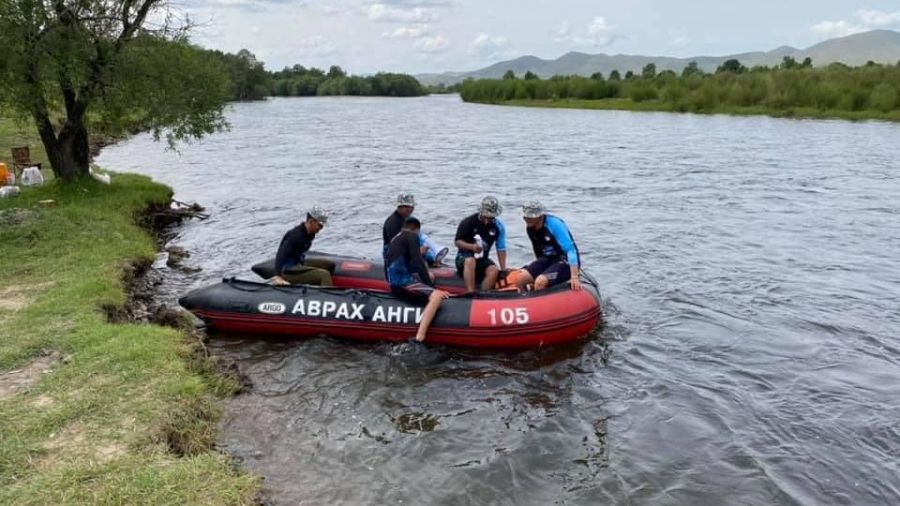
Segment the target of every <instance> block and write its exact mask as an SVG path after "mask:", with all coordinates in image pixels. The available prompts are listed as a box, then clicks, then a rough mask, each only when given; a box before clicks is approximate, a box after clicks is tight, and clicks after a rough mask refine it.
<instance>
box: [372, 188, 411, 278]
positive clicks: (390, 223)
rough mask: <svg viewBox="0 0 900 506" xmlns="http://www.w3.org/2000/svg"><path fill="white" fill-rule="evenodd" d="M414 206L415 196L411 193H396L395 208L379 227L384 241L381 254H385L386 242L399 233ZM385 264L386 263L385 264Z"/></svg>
mask: <svg viewBox="0 0 900 506" xmlns="http://www.w3.org/2000/svg"><path fill="white" fill-rule="evenodd" d="M415 208H416V198H415V197H414V196H413V195H412V194H411V193H401V194H400V195H397V209H396V210H395V211H394V212H393V213H391V215H390V216H388V217H387V219H386V220H384V227H382V229H381V238H382V240H383V243H384V249H383V251H382V255H386V254H387V249H388V244H390V243H391V239H393V238H394V236H395V235H397V234H399V233H400V229H402V228H403V223H404V222H405V221H406V219H407V218H409V217H410V216H412V213H413V211H414V210H415ZM385 265H387V264H385Z"/></svg>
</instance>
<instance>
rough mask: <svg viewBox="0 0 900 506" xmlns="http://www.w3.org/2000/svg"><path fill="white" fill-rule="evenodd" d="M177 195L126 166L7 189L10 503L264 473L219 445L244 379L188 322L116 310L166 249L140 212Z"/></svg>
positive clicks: (242, 490) (203, 484)
mask: <svg viewBox="0 0 900 506" xmlns="http://www.w3.org/2000/svg"><path fill="white" fill-rule="evenodd" d="M0 125H2V122H0ZM38 156H39V157H41V156H43V155H41V154H39V155H38ZM170 198H171V190H170V189H168V188H167V187H165V186H162V185H159V184H156V183H153V182H151V181H150V180H149V179H148V178H146V177H142V176H132V175H116V176H115V177H114V178H113V183H112V184H111V185H109V186H107V185H103V184H100V183H98V182H95V181H93V180H90V179H85V180H82V181H81V182H79V183H76V184H64V183H61V182H54V183H51V184H47V185H45V186H43V187H40V188H27V189H25V190H24V191H23V192H22V195H21V196H19V197H17V198H14V199H3V200H0V258H2V259H3V261H2V262H0V329H2V332H0V371H3V372H2V373H0V427H2V429H0V504H36V505H37V504H247V503H250V502H252V501H253V500H254V494H255V493H256V490H257V488H258V481H257V479H256V478H254V477H252V476H250V475H248V474H244V473H242V472H240V471H237V470H236V469H235V468H234V465H233V463H232V462H231V459H230V458H229V457H227V456H226V455H224V454H222V453H220V452H218V451H216V450H214V449H213V444H214V440H215V434H216V420H217V418H218V414H219V410H220V407H219V401H218V400H217V399H218V398H219V397H220V396H222V395H227V394H229V393H230V392H233V391H235V389H236V388H237V384H236V383H235V382H234V381H233V380H230V379H227V378H226V377H222V376H219V375H217V374H216V373H214V372H212V371H211V367H210V364H209V363H208V362H207V361H205V360H203V359H202V358H197V357H196V356H195V355H194V353H193V352H194V351H195V350H194V347H195V346H197V344H191V341H189V340H188V339H187V338H186V333H185V332H186V331H185V330H179V329H174V328H168V327H161V326H157V325H149V324H135V323H114V322H111V321H110V320H109V319H108V315H107V313H108V311H104V310H103V309H102V308H107V309H108V310H109V308H116V307H122V306H123V305H124V304H125V303H126V294H125V290H124V285H125V283H126V281H127V277H128V276H129V275H130V274H129V273H134V271H135V269H136V268H137V267H135V266H141V265H147V263H148V262H149V261H150V260H151V259H152V258H153V257H154V254H155V250H156V245H155V242H154V239H153V237H151V235H150V234H149V233H148V232H147V231H146V230H144V229H142V228H140V227H139V226H138V225H137V223H136V221H135V220H136V218H137V217H138V216H140V215H141V213H142V212H143V211H144V210H145V209H147V208H148V207H149V206H160V205H167V204H168V202H169V199H170ZM46 199H52V200H53V201H55V203H56V205H55V206H53V207H45V206H42V205H41V204H40V203H39V202H40V201H42V200H46ZM123 272H125V273H126V275H125V277H123Z"/></svg>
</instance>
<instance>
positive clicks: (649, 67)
mask: <svg viewBox="0 0 900 506" xmlns="http://www.w3.org/2000/svg"><path fill="white" fill-rule="evenodd" d="M641 77H643V78H644V79H653V78H654V77H656V64H655V63H648V64H646V65H644V69H643V70H641Z"/></svg>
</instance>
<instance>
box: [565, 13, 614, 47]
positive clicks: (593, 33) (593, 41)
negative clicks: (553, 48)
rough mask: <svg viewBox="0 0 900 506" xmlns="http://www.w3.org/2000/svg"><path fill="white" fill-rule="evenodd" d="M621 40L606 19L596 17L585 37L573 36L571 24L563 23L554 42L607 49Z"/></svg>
mask: <svg viewBox="0 0 900 506" xmlns="http://www.w3.org/2000/svg"><path fill="white" fill-rule="evenodd" d="M619 38H620V35H619V34H618V32H617V31H616V29H615V27H614V26H612V25H610V24H609V23H608V22H607V21H606V18H605V17H603V16H595V17H594V19H593V20H591V23H590V24H589V25H588V27H587V31H586V32H585V33H584V35H577V34H573V33H572V30H571V29H570V28H569V23H567V22H563V23H562V24H560V25H559V28H557V30H556V37H555V38H554V40H555V41H556V42H558V43H561V44H569V45H575V46H591V47H605V46H608V45H610V44H612V43H613V42H615V41H616V39H619Z"/></svg>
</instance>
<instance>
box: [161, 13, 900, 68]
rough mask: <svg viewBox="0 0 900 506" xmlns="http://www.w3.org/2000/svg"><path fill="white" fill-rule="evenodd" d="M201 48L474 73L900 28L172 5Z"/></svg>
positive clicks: (820, 16)
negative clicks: (564, 58) (572, 57)
mask: <svg viewBox="0 0 900 506" xmlns="http://www.w3.org/2000/svg"><path fill="white" fill-rule="evenodd" d="M171 4H172V5H173V6H174V7H176V8H177V9H180V10H182V11H185V12H186V13H187V14H188V15H190V17H191V18H192V19H193V20H194V22H196V23H198V27H197V28H196V29H195V30H194V32H193V37H192V38H193V40H194V42H196V43H197V44H199V45H201V46H203V47H207V48H213V49H220V50H223V51H228V52H237V51H238V50H240V49H248V50H250V51H251V52H252V53H253V54H255V55H256V56H257V58H258V59H260V60H262V61H264V62H265V64H266V68H268V69H270V70H280V69H281V68H283V67H285V66H291V65H294V64H296V63H299V64H302V65H304V66H307V67H310V66H315V67H320V68H327V67H329V66H330V65H340V66H341V67H343V68H344V69H345V70H348V71H349V72H351V73H354V74H370V73H374V72H378V71H391V72H409V73H413V74H420V73H427V72H443V71H448V70H457V71H465V70H474V69H478V68H481V67H485V66H487V65H490V64H492V63H496V62H498V61H502V60H507V59H511V58H515V57H518V56H524V55H535V56H539V57H541V58H547V59H553V58H557V57H559V56H561V55H563V54H565V53H567V52H569V51H581V52H585V53H608V54H619V53H621V54H640V55H650V56H678V57H690V56H703V55H726V54H733V53H740V52H746V51H767V50H770V49H774V48H776V47H778V46H782V45H790V46H794V47H798V48H806V47H808V46H811V45H813V44H815V43H817V42H820V41H823V40H826V39H829V38H833V37H839V36H844V35H849V34H852V33H857V32H861V31H866V30H872V29H878V28H882V29H894V30H900V1H898V0H889V1H888V0H853V1H850V0H754V1H752V2H748V1H737V0H691V1H681V2H679V1H675V0H669V1H663V0H617V1H607V0H594V1H589V0H556V1H552V0H530V1H526V0H522V1H513V0H331V1H325V0H172V2H171Z"/></svg>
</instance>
